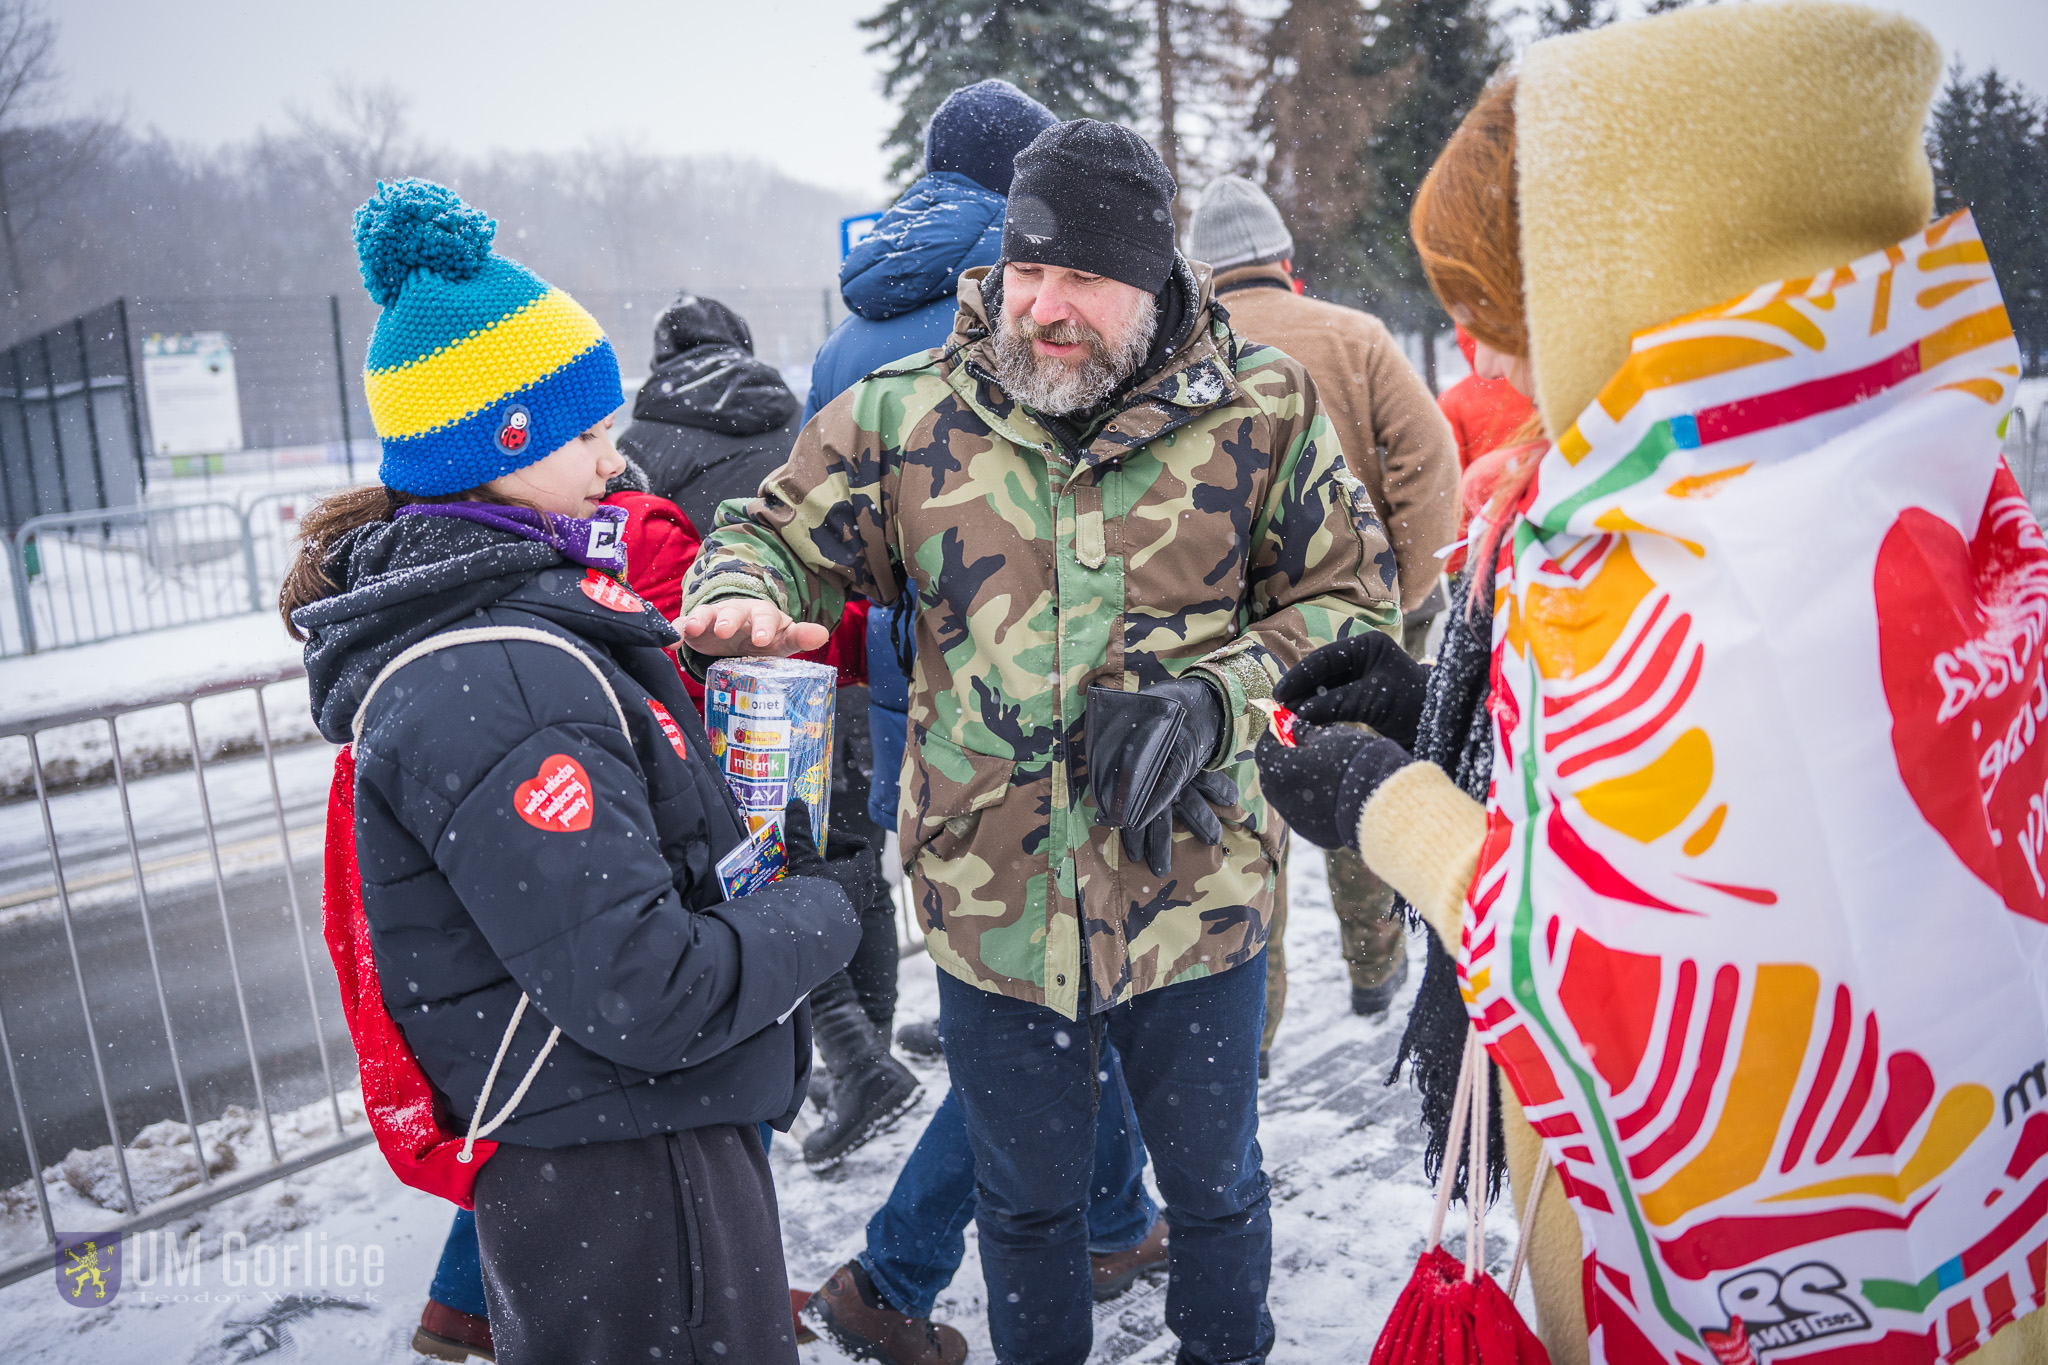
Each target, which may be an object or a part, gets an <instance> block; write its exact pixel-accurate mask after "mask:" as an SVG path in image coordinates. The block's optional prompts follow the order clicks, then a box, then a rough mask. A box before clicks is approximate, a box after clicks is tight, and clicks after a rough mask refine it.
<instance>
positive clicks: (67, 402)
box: [0, 285, 844, 531]
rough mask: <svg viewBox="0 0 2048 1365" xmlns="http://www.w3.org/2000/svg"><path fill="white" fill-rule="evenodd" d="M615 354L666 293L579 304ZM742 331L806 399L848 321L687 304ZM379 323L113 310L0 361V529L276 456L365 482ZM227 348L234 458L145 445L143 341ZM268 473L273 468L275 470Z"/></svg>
mask: <svg viewBox="0 0 2048 1365" xmlns="http://www.w3.org/2000/svg"><path fill="white" fill-rule="evenodd" d="M573 292H575V294H576V297H577V299H578V300H579V301H580V302H581V303H582V304H583V305H584V307H586V308H588V309H589V310H590V311H591V313H592V314H593V315H595V316H596V318H597V320H598V322H599V323H600V324H601V325H602V326H603V327H604V329H605V331H606V333H607V334H608V335H609V336H610V337H611V340H612V346H613V349H614V350H616V351H617V352H618V356H619V367H620V370H621V371H622V373H623V374H624V376H625V378H626V380H627V386H628V399H629V401H630V398H631V390H632V385H633V382H634V381H635V380H636V379H637V378H639V377H642V376H644V375H645V374H646V373H647V369H648V364H649V359H650V356H651V353H652V350H653V338H654V325H655V322H656V321H657V320H658V319H659V318H660V316H661V313H662V310H663V309H664V308H666V307H667V305H668V304H669V302H670V301H671V300H672V299H674V298H675V297H676V295H677V294H678V293H679V292H680V291H679V290H677V289H667V288H663V289H646V290H632V291H619V290H614V291H607V290H576V291H573ZM698 292H700V293H702V294H705V295H707V296H710V297H714V298H717V299H720V300H721V301H723V302H725V303H727V304H728V305H730V306H731V307H732V308H733V309H734V310H735V311H736V312H738V313H739V314H740V315H741V316H742V317H744V318H746V319H747V322H748V324H749V325H750V326H751V327H752V329H753V333H754V349H755V352H756V354H758V355H759V356H760V357H761V358H762V359H763V360H765V361H767V362H768V363H769V364H771V365H774V366H776V367H778V368H780V369H782V370H784V371H786V372H788V373H789V377H790V380H791V383H792V385H793V386H795V387H796V388H797V390H798V392H799V393H801V392H802V390H803V386H804V383H805V382H806V377H807V375H808V372H809V366H810V362H811V357H812V356H813V355H814V354H815V353H816V352H817V349H818V346H819V343H821V342H822V341H824V339H825V335H826V333H828V332H829V331H830V330H831V329H832V326H833V324H834V323H835V322H836V321H837V320H838V318H839V317H840V316H843V314H844V309H843V308H842V307H841V305H840V303H839V298H838V292H837V291H836V290H835V289H831V288H824V287H815V286H807V285H754V286H745V285H739V286H724V287H713V288H707V289H703V290H700V291H698ZM376 320H377V309H376V307H375V305H373V304H372V303H371V302H370V300H369V298H368V297H367V296H365V295H363V294H362V293H360V292H357V293H351V294H311V295H299V296H293V295H281V296H274V297H268V298H253V297H250V298H232V297H216V298H169V297H165V298H155V297H148V296H142V297H133V298H125V299H117V300H115V301H114V302H113V303H110V304H107V305H106V306H105V307H103V308H99V309H95V310H94V311H93V312H91V313H88V314H86V315H85V316H84V317H81V318H76V319H74V320H72V321H71V322H68V323H65V324H64V325H62V326H60V327H57V328H54V329H52V330H50V331H48V332H45V333H43V334H42V335H40V336H34V337H29V338H27V339H25V340H22V341H18V342H16V343H14V344H13V345H11V346H9V347H7V348H6V349H5V350H4V351H0V527H4V528H6V529H7V530H10V531H11V530H13V529H15V528H17V527H19V526H20V525H21V524H22V523H23V522H25V521H27V520H28V519H29V518H31V517H36V516H46V515H51V514H54V513H63V512H82V511H88V510H93V509H98V508H106V507H128V506H133V505H135V504H136V503H138V502H140V501H142V499H143V495H144V492H145V490H146V489H147V487H148V485H149V483H150V480H151V478H152V476H153V475H164V476H175V475H181V474H185V473H188V472H208V471H212V472H225V473H234V472H237V470H238V468H240V467H243V466H247V467H249V468H251V469H254V468H257V467H259V466H260V465H261V463H262V460H263V459H264V458H267V457H269V456H271V455H272V454H274V453H275V452H279V451H293V452H297V455H296V458H295V459H294V460H293V461H292V462H293V463H301V464H302V463H306V462H309V461H310V462H315V463H325V464H331V465H338V466H346V474H347V476H348V478H349V480H350V481H351V482H354V481H355V480H356V478H357V477H362V478H367V477H369V476H370V475H371V474H372V473H373V472H374V466H373V465H370V466H369V467H364V468H362V469H360V471H359V470H358V467H357V466H358V464H361V463H364V462H366V461H374V459H375V455H374V445H373V444H371V443H372V442H373V441H374V431H373V428H372V426H371V422H370V412H369V408H368V406H367V405H366V403H365V401H364V398H363V384H362V366H363V356H364V352H365V351H366V349H367V348H368V345H369V337H370V332H371V329H372V328H373V327H374V326H375V324H376ZM200 332H220V333H224V334H225V335H226V337H227V340H228V345H229V348H230V350H231V351H232V353H233V355H234V361H235V387H236V393H237V397H238V399H239V402H240V408H241V421H242V446H243V450H244V452H264V453H265V456H253V455H248V454H244V455H241V456H239V457H238V456H237V455H236V454H235V453H233V452H225V451H224V452H219V453H217V454H211V455H197V456H193V455H187V456H181V457H172V456H169V455H168V454H165V453H161V452H159V451H158V448H157V447H158V442H157V441H156V439H155V438H154V435H153V433H152V432H151V430H150V418H149V403H148V386H147V384H146V383H145V382H144V378H143V362H142V356H143V353H144V347H145V345H146V344H147V343H148V341H149V340H150V339H151V338H153V337H159V336H178V335H189V334H192V333H200ZM270 463H272V464H275V463H276V461H275V459H274V458H271V459H270Z"/></svg>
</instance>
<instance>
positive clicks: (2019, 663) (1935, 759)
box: [1874, 464, 2048, 921]
mask: <svg viewBox="0 0 2048 1365" xmlns="http://www.w3.org/2000/svg"><path fill="white" fill-rule="evenodd" d="M1874 586H1875V588H1876V591H1877V642H1878V662H1879V667H1880V668H1881V670H1882V672H1883V675H1884V693H1885V699H1886V700H1887V701H1888V702H1890V703H1891V708H1892V749H1893V752H1894V753H1895V755H1896V756H1897V758H1898V762H1899V775H1900V776H1901V777H1903V778H1904V779H1905V783H1906V790H1907V791H1909V792H1911V793H1912V796H1913V802H1914V804H1915V805H1917V806H1918V807H1919V808H1920V813H1921V814H1922V815H1924V816H1925V817H1927V822H1928V823H1929V824H1931V825H1933V826H1934V827H1935V829H1937V830H1939V831H1940V832H1941V836H1942V838H1944V839H1946V840H1947V841H1948V845H1949V847H1950V848H1952V849H1954V850H1955V854H1956V856H1957V857H1958V858H1960V859H1962V860H1963V862H1964V864H1965V865H1966V866H1968V867H1969V869H1970V871H1972V872H1974V873H1976V874H1977V876H1978V877H1979V878H1981V879H1982V880H1983V882H1984V884H1985V885H1987V886H1989V887H1990V888H1991V889H1992V890H1993V891H1995V892H1997V893H1998V894H1999V896H2000V897H2001V898H2002V899H2003V900H2004V901H2005V905H2006V908H2007V909H2008V910H2011V911H2013V912H2014V913H2015V914H2020V915H2025V916H2026V917H2027V918H2029V919H2036V920H2044V921H2048V676H2044V674H2043V671H2042V645H2043V642H2044V637H2048V540H2044V538H2043V537H2042V534H2041V528H2040V526H2039V524H2038V523H2036V522H2035V520H2034V516H2033V513H2032V512H2031V511H2029V510H2028V507H2027V502H2026V499H2025V498H2024V497H2023V496H2022V495H2021V493H2020V490H2019V485H2018V484H2016V483H2015V482H2014V481H2013V477H2012V474H2011V472H2010V471H2009V470H2008V469H2007V468H2006V467H2005V466H2004V465H2002V464H2001V465H2000V466H1999V469H1998V474H1997V477H1996V478H1994V479H1993V480H1992V483H1991V496H1990V497H1989V498H1988V499H1987V500H1986V502H1985V504H1984V514H1983V517H1982V519H1981V520H1980V521H1979V523H1978V526H1977V534H1976V538H1975V539H1974V540H1971V541H1968V542H1965V541H1964V540H1963V536H1962V533H1961V532H1960V531H1958V530H1956V528H1955V527H1953V526H1951V525H1949V524H1948V523H1947V522H1946V521H1943V520H1942V519H1941V518H1940V517H1937V516H1935V515H1934V514H1933V513H1931V512H1928V511H1925V510H1924V509H1921V508H1918V507H1909V508H1907V509H1906V510H1905V511H1903V512H1901V513H1900V514H1899V517H1898V519H1897V520H1896V521H1894V522H1893V523H1892V528H1891V530H1889V531H1887V532H1886V533H1885V538H1884V543H1883V544H1882V545H1881V546H1880V547H1879V548H1878V552H1877V572H1876V575H1875V584H1874ZM1973 778H1974V780H1972V779H1973Z"/></svg>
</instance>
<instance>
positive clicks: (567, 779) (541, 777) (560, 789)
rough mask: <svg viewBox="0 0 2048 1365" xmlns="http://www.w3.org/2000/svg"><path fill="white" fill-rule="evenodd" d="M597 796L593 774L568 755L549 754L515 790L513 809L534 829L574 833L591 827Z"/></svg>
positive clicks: (557, 832)
mask: <svg viewBox="0 0 2048 1365" xmlns="http://www.w3.org/2000/svg"><path fill="white" fill-rule="evenodd" d="M595 801H596V798H595V797H594V796H593V795H592V793H591V790H590V774H588V773H586V772H584V771H583V765H582V764H581V763H578V762H577V761H576V760H575V759H573V758H571V757H569V755H567V754H549V755H548V757H547V758H546V760H544V761H543V762H542V763H541V765H540V772H539V774H538V775H536V776H534V777H530V778H528V779H527V780H526V781H524V782H522V783H520V784H519V790H518V791H516V792H514V793H512V809H513V810H515V811H517V812H519V818H520V819H522V820H524V821H525V822H526V823H527V824H529V825H532V826H533V827H534V828H535V829H544V830H547V831H548V832H550V833H553V834H574V833H575V832H576V831H578V830H584V829H589V828H590V819H591V816H593V815H595V814H596V806H595V804H594V803H595Z"/></svg>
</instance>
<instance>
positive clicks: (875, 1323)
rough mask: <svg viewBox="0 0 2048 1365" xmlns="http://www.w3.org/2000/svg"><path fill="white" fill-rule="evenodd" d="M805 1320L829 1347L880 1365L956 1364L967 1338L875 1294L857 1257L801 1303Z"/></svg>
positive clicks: (964, 1356)
mask: <svg viewBox="0 0 2048 1365" xmlns="http://www.w3.org/2000/svg"><path fill="white" fill-rule="evenodd" d="M803 1317H804V1321H805V1322H808V1323H809V1324H810V1325H811V1326H812V1327H814V1328H816V1329H817V1332H818V1335H819V1336H820V1337H822V1338H823V1339H824V1340H825V1343H826V1344H827V1345H829V1346H834V1347H837V1348H838V1349H839V1351H840V1352H841V1353H842V1354H843V1355H845V1356H846V1357H847V1359H849V1360H875V1361H880V1362H882V1365H961V1362H963V1361H965V1360H966V1359H967V1338H966V1337H963V1336H961V1335H960V1333H959V1332H958V1331H956V1330H955V1329H954V1328H951V1327H948V1326H946V1325H945V1324H944V1323H941V1322H933V1321H931V1320H930V1319H929V1318H913V1317H910V1316H908V1315H906V1314H903V1313H899V1312H897V1311H896V1310H895V1309H893V1308H891V1307H890V1306H889V1305H888V1304H887V1303H885V1302H883V1300H882V1296H881V1295H880V1294H878V1293H876V1292H875V1285H874V1281H872V1280H870V1279H869V1278H868V1273H867V1271H865V1270H863V1269H862V1268H861V1264H860V1262H858V1261H848V1262H847V1263H846V1264H845V1265H843V1266H841V1267H839V1269H837V1270H835V1271H833V1272H832V1278H831V1279H829V1280H827V1281H825V1284H824V1287H822V1288H821V1289H819V1290H818V1292H817V1293H815V1294H813V1295H811V1299H810V1302H809V1303H806V1304H805V1305H804V1311H803Z"/></svg>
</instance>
